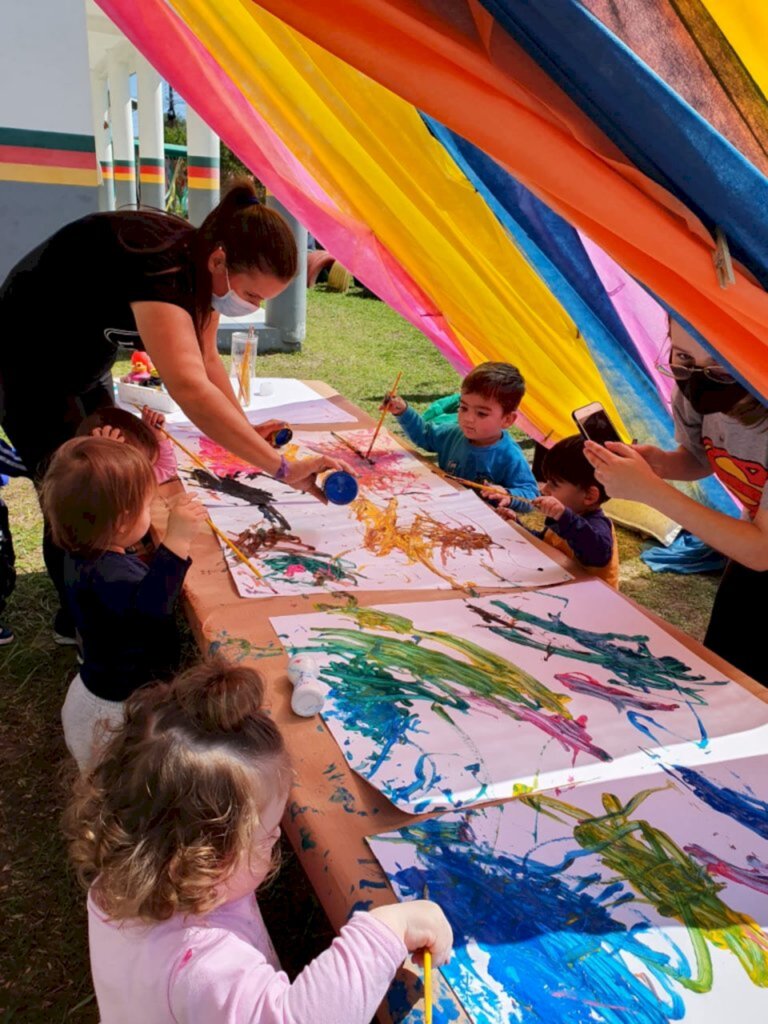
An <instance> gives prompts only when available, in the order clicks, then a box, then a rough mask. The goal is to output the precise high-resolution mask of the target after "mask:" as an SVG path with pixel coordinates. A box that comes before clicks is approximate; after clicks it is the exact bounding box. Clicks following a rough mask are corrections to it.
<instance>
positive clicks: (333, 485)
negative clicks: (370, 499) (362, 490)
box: [317, 469, 358, 505]
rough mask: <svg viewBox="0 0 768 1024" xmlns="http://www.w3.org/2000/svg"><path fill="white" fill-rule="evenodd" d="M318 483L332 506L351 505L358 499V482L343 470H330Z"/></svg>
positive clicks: (319, 478) (320, 477)
mask: <svg viewBox="0 0 768 1024" xmlns="http://www.w3.org/2000/svg"><path fill="white" fill-rule="evenodd" d="M317 483H318V486H319V487H320V488H321V489H322V491H323V493H324V494H325V496H326V498H327V499H328V501H330V502H331V504H332V505H349V503H350V502H351V501H354V500H355V498H356V497H357V490H358V488H357V480H355V478H354V477H353V476H352V474H351V473H347V472H345V471H344V470H343V469H332V470H330V472H328V473H326V474H325V475H321V476H319V477H318V478H317Z"/></svg>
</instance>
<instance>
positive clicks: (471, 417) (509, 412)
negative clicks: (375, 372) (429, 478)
mask: <svg viewBox="0 0 768 1024" xmlns="http://www.w3.org/2000/svg"><path fill="white" fill-rule="evenodd" d="M524 394H525V381H524V380H523V378H522V376H521V374H520V371H519V370H518V369H517V367H516V366H512V365H511V364H510V363H481V364H480V365H479V366H476V367H475V369H474V370H472V371H471V373H468V374H467V376H466V377H465V378H464V381H463V383H462V385H461V398H460V401H459V414H458V420H459V421H458V424H456V425H454V424H449V423H446V424H443V425H440V426H434V425H433V424H431V423H425V422H424V420H423V419H422V417H421V416H420V415H419V414H418V413H417V412H416V411H415V410H414V409H411V408H410V407H409V405H408V403H407V402H406V401H405V400H404V399H402V398H400V396H399V395H393V396H387V398H385V400H384V403H383V405H382V408H384V407H386V408H387V409H389V411H390V412H392V413H394V415H395V416H397V418H398V422H399V423H400V426H401V427H402V428H403V430H404V431H405V433H406V434H407V435H408V437H409V438H410V439H411V441H413V443H414V444H417V445H418V446H419V447H420V448H424V449H425V450H426V451H428V452H437V464H438V466H439V467H440V469H442V470H443V471H444V472H446V473H450V474H451V475H452V476H459V477H463V478H464V479H465V480H471V481H473V483H480V484H489V485H493V484H495V485H497V486H500V487H503V488H504V490H506V491H507V492H508V493H509V494H510V496H511V507H512V508H513V509H519V510H520V511H523V510H524V509H526V508H528V507H529V503H528V502H525V503H522V502H518V501H516V498H517V497H518V496H519V497H521V498H529V499H533V498H536V497H538V494H539V489H538V487H537V486H536V480H535V479H534V476H533V473H532V472H531V470H530V467H529V465H528V463H527V462H526V460H525V456H524V455H523V452H522V450H521V448H520V446H519V445H518V444H517V442H516V441H513V440H512V438H511V437H510V435H509V434H508V433H507V429H508V428H509V427H511V426H512V424H513V423H514V422H515V420H516V419H517V407H518V406H519V405H520V401H521V399H522V397H523V395H524ZM488 496H490V493H489V494H488Z"/></svg>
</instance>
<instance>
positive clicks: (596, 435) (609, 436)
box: [571, 402, 622, 444]
mask: <svg viewBox="0 0 768 1024" xmlns="http://www.w3.org/2000/svg"><path fill="white" fill-rule="evenodd" d="M571 416H572V417H573V419H574V422H575V423H576V426H577V427H578V428H579V431H580V433H582V434H583V435H584V437H586V438H587V439H588V440H590V441H595V442H596V443H597V444H605V442H606V441H621V440H622V438H621V436H620V434H619V432H618V430H617V429H616V427H614V425H613V423H611V420H610V417H609V416H608V413H607V412H606V411H605V409H604V408H603V407H602V405H601V404H600V403H599V402H590V404H589V405H583V406H582V407H581V408H580V409H574V411H573V412H572V413H571Z"/></svg>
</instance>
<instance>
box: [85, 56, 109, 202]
mask: <svg viewBox="0 0 768 1024" xmlns="http://www.w3.org/2000/svg"><path fill="white" fill-rule="evenodd" d="M108 105H109V96H108V90H107V75H106V72H104V73H102V74H93V73H92V74H91V106H92V109H93V137H94V140H95V143H96V159H97V160H98V161H99V167H100V168H101V187H100V188H99V209H100V210H114V208H115V175H114V168H113V166H112V147H111V145H110V138H109V132H108V128H106V127H105V125H106V124H108V118H109V110H108Z"/></svg>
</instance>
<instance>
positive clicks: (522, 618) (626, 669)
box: [468, 597, 727, 705]
mask: <svg viewBox="0 0 768 1024" xmlns="http://www.w3.org/2000/svg"><path fill="white" fill-rule="evenodd" d="M554 599H555V598H554V597H553V600H554ZM559 600H564V599H562V598H559ZM492 603H493V605H494V606H495V607H496V608H499V609H500V610H501V611H502V612H503V613H504V616H501V615H497V614H494V613H493V612H488V611H486V610H485V609H484V608H480V607H478V606H477V605H473V604H469V605H468V607H469V608H470V610H471V611H473V612H475V614H476V615H478V616H479V617H480V618H481V619H482V620H483V621H484V622H485V623H486V624H487V626H488V628H489V629H490V631H491V632H492V633H495V634H496V635H497V636H501V637H504V639H505V640H509V641H510V642H511V643H513V644H518V645H519V646H521V647H530V648H532V649H533V650H537V651H543V652H544V653H545V654H546V655H547V656H548V657H549V656H552V655H555V654H557V655H560V656H561V657H563V658H573V659H574V660H576V661H578V662H579V663H580V664H583V665H599V666H601V667H602V668H604V669H606V671H608V672H610V673H612V674H613V675H615V676H616V677H617V678H618V679H620V680H622V681H623V682H624V683H626V684H628V685H629V686H631V687H633V688H634V689H636V690H641V691H643V692H648V691H649V690H662V691H666V692H675V693H679V694H682V695H683V696H684V697H685V698H686V700H688V701H689V702H690V703H692V704H704V705H706V703H707V701H706V699H705V698H704V697H703V696H702V694H701V693H700V692H699V691H700V690H701V689H702V688H705V687H712V686H725V685H726V683H727V680H726V679H722V680H717V681H708V680H706V679H705V677H704V676H701V675H693V674H692V673H691V669H690V668H689V667H688V665H686V664H685V663H684V662H682V661H680V660H679V659H678V658H675V657H673V656H672V655H656V654H654V653H653V652H652V651H651V649H650V646H649V643H650V638H649V637H648V636H646V635H643V634H637V635H630V634H626V633H611V632H605V633H601V632H598V631H595V630H590V629H581V628H580V627H578V626H573V625H570V624H569V623H567V622H565V621H564V619H563V615H564V611H560V612H556V613H553V614H550V615H548V616H546V617H543V616H541V615H536V614H535V613H534V612H532V611H529V610H528V609H526V608H525V607H524V606H523V605H515V604H511V603H509V602H508V600H507V599H504V600H501V599H499V600H496V601H493V602H492ZM564 603H565V605H566V607H567V604H568V602H567V600H565V601H564ZM531 626H533V627H535V628H536V629H539V630H542V631H543V632H544V633H545V634H546V636H545V637H544V638H537V637H536V636H535V635H534V633H533V630H532V629H531V628H530V627H531ZM558 640H560V641H562V640H565V641H570V642H571V644H570V645H569V644H563V643H562V642H560V643H558ZM693 684H695V685H693Z"/></svg>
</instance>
